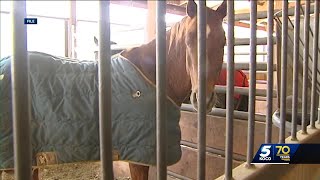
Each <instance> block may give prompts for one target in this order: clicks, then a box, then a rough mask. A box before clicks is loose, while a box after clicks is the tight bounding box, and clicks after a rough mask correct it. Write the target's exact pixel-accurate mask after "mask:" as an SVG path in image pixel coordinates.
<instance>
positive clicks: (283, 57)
mask: <svg viewBox="0 0 320 180" xmlns="http://www.w3.org/2000/svg"><path fill="white" fill-rule="evenodd" d="M99 4H100V6H99V11H100V13H99V18H100V19H99V39H100V43H99V52H100V53H99V59H105V60H106V61H99V65H98V67H99V123H100V152H101V154H100V157H101V169H102V179H113V178H114V173H113V171H112V168H110V167H112V150H111V136H112V134H111V133H110V132H111V131H110V128H111V116H110V114H111V113H110V112H111V106H110V104H111V86H110V76H111V75H110V68H111V67H110V56H111V50H110V20H109V17H110V15H109V4H110V1H100V2H99ZM250 4H251V7H250V9H251V11H250V14H243V15H236V16H235V13H234V1H227V9H228V13H227V24H228V30H227V32H226V34H227V45H226V47H227V63H226V64H225V65H224V67H225V68H226V69H227V74H228V79H227V86H226V87H221V86H220V87H217V88H216V90H217V92H226V94H227V106H226V107H227V108H226V110H222V109H213V111H212V112H211V113H210V114H214V115H217V114H220V115H225V116H226V127H225V129H226V139H225V174H224V175H223V176H221V177H220V178H219V179H222V178H225V179H232V178H233V179H253V178H259V179H260V178H262V177H266V175H268V178H270V177H280V176H281V175H283V174H286V173H288V172H290V169H291V170H292V169H294V167H293V166H291V165H290V166H275V165H253V164H251V161H252V159H253V156H254V153H255V152H254V137H255V133H254V132H255V126H254V125H255V121H256V120H257V119H262V120H263V117H261V116H257V114H256V110H255V102H256V98H255V97H256V96H257V95H259V94H260V95H261V94H265V95H266V97H267V113H266V117H265V122H266V129H265V143H271V138H272V130H271V128H272V124H273V122H272V121H273V120H274V118H273V114H272V113H273V111H272V107H273V97H278V98H279V110H278V116H279V128H280V133H279V143H288V142H294V143H310V142H319V131H318V130H317V128H319V123H320V121H318V122H316V119H317V114H318V113H317V107H318V106H317V104H318V97H319V96H318V94H319V91H318V89H319V87H318V86H319V82H320V80H319V78H317V77H318V76H319V74H318V70H319V68H318V43H319V42H318V39H319V1H317V0H316V1H315V2H314V3H313V4H312V5H310V1H309V0H307V1H305V5H301V2H300V0H296V6H295V9H289V8H288V1H283V5H282V10H281V11H279V12H276V11H275V10H274V1H273V0H270V1H268V11H267V12H263V13H257V1H250ZM205 6H206V3H205V1H199V3H198V11H197V13H198V18H199V20H198V23H199V24H198V33H199V32H205V29H206V27H205V20H206V18H205V15H206V14H205V13H203V12H204V9H205ZM165 9H166V1H157V18H156V22H157V37H156V38H157V41H158V43H157V52H158V53H157V77H158V79H157V168H156V170H157V179H161V180H162V179H166V178H167V167H166V165H165V162H164V161H163V160H164V159H165V155H166V153H165V151H166V149H165V148H163V147H164V146H162V145H163V144H165V143H166V142H165V141H166V139H165V138H164V137H165V134H164V132H165V129H164V128H165V124H163V123H165V121H161V119H163V118H164V117H165V114H164V113H163V112H164V109H165V108H166V107H165V103H164V100H165V96H164V95H163V93H162V92H163V90H164V88H165V86H164V85H165V75H164V73H163V72H164V71H163V69H164V67H165V62H166V59H165V58H166V57H165V56H164V54H165V53H164V49H165V40H164V39H163V38H162V37H165V25H166V24H165V21H164V19H165V18H164V14H165V12H166V11H165ZM301 12H303V13H301ZM12 14H13V27H14V28H13V29H14V33H13V42H14V48H13V56H14V60H13V63H12V78H13V87H12V93H13V94H12V95H13V119H14V154H15V157H14V158H15V163H14V164H15V177H16V179H21V180H22V179H23V180H26V179H32V167H31V145H30V136H29V132H30V130H29V127H30V125H29V121H28V117H29V116H30V111H29V109H30V100H29V96H25V94H28V93H29V92H28V88H25V87H29V80H28V69H29V68H28V61H26V59H28V58H26V57H27V38H26V37H27V34H26V26H25V25H24V23H23V20H24V18H25V17H26V2H25V1H14V2H13V10H12ZM311 14H314V19H313V21H314V24H313V26H314V27H313V28H312V27H310V25H309V24H310V15H311ZM293 15H294V17H295V18H294V24H291V27H293V29H294V33H293V34H294V36H293V41H292V45H293V60H292V62H291V61H290V58H289V55H288V54H289V53H288V52H290V49H289V48H290V46H289V45H290V43H288V42H290V41H289V40H290V37H291V36H290V32H289V30H288V29H289V23H291V22H292V21H291V19H290V17H291V16H293ZM301 16H303V17H304V23H303V25H304V26H303V28H302V26H301V28H300V17H301ZM311 17H312V16H311ZM260 18H267V19H268V20H267V24H268V26H267V27H268V37H267V39H258V38H257V34H256V30H257V25H256V24H257V19H260ZM240 20H250V24H251V26H250V29H251V34H250V39H235V38H234V25H235V21H240ZM274 22H275V23H274ZM275 30H276V37H274V36H273V33H274V31H275ZM302 32H303V36H301V33H302ZM309 32H312V34H311V35H312V38H310V37H309ZM302 38H303V40H301V39H302ZM310 39H313V42H312V43H311V45H312V46H311V45H310V46H309V44H310ZM198 41H199V42H198V43H199V44H203V43H205V38H204V39H198ZM248 42H249V43H248ZM264 43H266V44H267V45H268V49H267V59H268V60H267V64H266V68H267V80H268V83H267V90H266V91H264V92H259V91H256V71H257V70H259V68H261V69H264V68H265V66H264V67H262V66H263V65H259V64H257V63H256V56H257V51H256V46H257V45H258V44H264ZM275 43H276V44H277V49H276V52H277V55H275V56H274V52H275V49H274V44H275ZM300 43H303V44H304V46H302V47H300V48H299V44H300ZM241 44H249V45H250V63H249V64H235V63H234V56H235V53H234V46H235V45H241ZM300 46H301V45H300ZM203 47H205V46H204V45H200V46H199V48H198V52H199V54H201V53H202V55H203V53H204V52H205V49H203ZM301 51H303V56H301V57H302V58H301V57H300V54H301V53H302V52H301ZM309 52H311V53H312V55H310V54H309ZM202 57H205V56H199V61H201V60H203V59H202ZM275 57H276V59H275ZM311 62H312V63H311ZM275 63H276V66H277V68H276V67H275V65H274V64H275ZM290 63H292V69H293V75H292V83H293V85H292V87H293V90H292V110H290V113H291V115H292V123H291V127H290V129H291V130H290V134H291V137H288V138H287V133H286V124H287V123H288V122H286V118H287V117H286V115H287V109H288V103H287V96H288V91H289V90H288V83H289V82H288V77H290V76H291V74H288V67H290V66H288V65H289V64H290ZM299 64H300V65H301V66H302V67H303V70H302V73H300V75H301V77H302V78H301V77H300V76H299V69H301V66H299ZM237 68H240V69H241V68H244V69H246V68H248V69H249V71H250V75H249V80H250V83H249V84H250V87H249V90H247V89H241V88H235V87H234V86H233V84H234V78H233V77H234V70H235V69H237ZM274 69H277V73H278V79H277V84H278V86H279V87H277V88H278V94H275V92H274V91H273V89H274V82H273V79H274V73H273V72H274ZM203 70H204V68H203V67H202V64H201V63H200V72H199V74H204V73H202V72H201V71H203ZM199 78H201V77H199ZM300 79H301V80H302V84H303V87H308V88H310V86H309V84H311V88H310V92H311V93H309V94H311V96H310V95H309V96H310V99H311V105H310V106H309V105H308V103H309V100H308V88H301V90H302V93H301V94H302V96H301V98H302V108H301V109H302V113H301V120H302V123H301V130H300V131H298V130H297V119H298V116H299V115H300V114H299V113H300V112H298V103H299V102H298V97H299V95H298V94H299V93H300V91H301V90H300V89H299V83H301V82H299V80H300ZM309 81H311V83H309ZM289 84H290V83H289ZM204 88H205V87H204V86H203V83H200V91H202V90H204ZM234 93H240V94H248V95H249V112H248V113H245V112H236V111H234V102H233V101H234V99H233V97H234ZM200 96H204V93H202V94H201V95H200ZM200 99H205V98H204V97H202V98H201V97H200ZM289 105H291V104H289ZM308 107H309V108H308ZM199 108H200V109H199V111H198V112H199V113H198V128H199V129H198V132H199V133H198V140H197V142H199V143H198V144H197V149H198V161H197V172H198V173H197V179H205V177H206V168H205V167H206V166H205V165H206V162H205V160H206V158H204V156H205V153H206V139H207V138H208V137H206V118H207V116H206V115H205V111H204V109H201V108H204V107H203V106H200V107H199ZM101 109H103V111H101ZM308 109H310V112H308ZM182 110H189V111H190V107H189V106H188V105H183V107H182ZM191 111H192V110H191ZM309 113H310V125H309V126H308V124H307V123H308V121H309V120H308V118H307V116H308V114H309ZM235 116H237V117H244V119H246V118H248V132H247V133H248V135H247V137H248V139H247V141H248V142H247V145H248V147H247V156H246V163H245V164H243V165H240V166H239V167H237V168H236V169H234V170H233V169H232V167H233V164H232V163H233V159H234V157H233V133H234V126H233V124H234V118H235ZM102 119H103V121H102ZM286 138H287V139H286ZM284 172H286V173H284ZM308 177H309V176H308Z"/></svg>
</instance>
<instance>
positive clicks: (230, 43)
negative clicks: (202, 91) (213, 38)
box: [224, 1, 234, 180]
mask: <svg viewBox="0 0 320 180" xmlns="http://www.w3.org/2000/svg"><path fill="white" fill-rule="evenodd" d="M227 15H228V17H227V18H228V36H227V78H228V79H227V109H226V110H227V114H226V118H227V122H226V134H227V137H226V152H225V156H226V160H225V169H224V171H225V179H226V180H231V179H232V163H233V161H232V159H233V158H232V157H233V156H232V155H233V115H234V1H227Z"/></svg>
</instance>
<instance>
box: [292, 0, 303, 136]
mask: <svg viewBox="0 0 320 180" xmlns="http://www.w3.org/2000/svg"><path fill="white" fill-rule="evenodd" d="M300 6H301V4H300V0H296V2H295V14H294V42H293V51H294V52H293V90H292V92H293V94H292V95H293V99H292V123H291V125H292V126H291V140H293V141H295V140H297V114H298V96H299V94H298V61H299V39H300Z"/></svg>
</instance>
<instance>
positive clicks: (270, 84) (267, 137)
mask: <svg viewBox="0 0 320 180" xmlns="http://www.w3.org/2000/svg"><path fill="white" fill-rule="evenodd" d="M273 14H274V0H269V1H268V20H267V21H268V47H267V48H268V57H267V58H268V60H267V71H268V77H267V114H266V130H265V143H271V138H272V107H273V95H276V93H275V94H274V93H273V37H272V34H273V27H274V24H273Z"/></svg>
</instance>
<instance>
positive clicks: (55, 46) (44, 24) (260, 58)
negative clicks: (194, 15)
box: [0, 0, 320, 180]
mask: <svg viewBox="0 0 320 180" xmlns="http://www.w3.org/2000/svg"><path fill="white" fill-rule="evenodd" d="M167 2H168V4H169V6H168V7H167V14H166V23H167V26H168V27H167V29H169V28H170V26H171V25H172V24H174V23H176V22H178V21H179V20H181V19H182V17H183V16H184V15H185V7H186V1H184V0H180V1H179V0H175V1H167ZM221 2H222V1H219V0H212V1H207V6H208V7H211V8H213V9H215V8H216V7H217V6H218V5H219V4H221ZM301 3H302V5H303V4H304V3H305V1H301ZM257 4H258V12H266V11H267V1H265V0H259V1H258V2H257ZM311 4H314V1H311ZM249 7H250V1H235V14H247V15H249V13H250V9H249ZM294 7H295V2H294V1H289V8H294ZM0 8H1V9H0V10H1V12H0V13H1V17H0V23H1V24H0V28H1V29H0V40H1V43H0V58H3V57H5V56H8V55H10V54H12V26H11V21H12V19H11V14H10V10H11V2H10V1H0ZM281 8H282V1H275V12H277V11H281ZM97 9H98V1H73V2H72V1H27V14H28V17H35V18H37V19H38V24H37V25H29V26H28V50H29V51H40V52H45V53H48V54H52V55H56V56H67V57H72V58H76V59H85V60H92V61H94V60H95V54H94V52H95V51H96V50H97V47H96V45H95V43H94V40H93V37H94V36H97V34H98V21H97V19H98V11H97ZM124 12H125V13H124ZM110 15H111V18H110V21H111V40H112V41H114V42H115V43H116V44H115V45H112V46H111V48H112V49H113V50H114V51H117V50H121V49H123V48H127V47H133V46H137V45H140V44H143V43H145V42H148V41H149V40H150V39H152V38H153V37H154V34H155V21H154V18H155V2H153V1H148V2H146V1H111V5H110ZM310 19H311V20H310V22H311V24H310V27H311V32H312V31H314V24H313V23H314V22H313V21H314V15H313V14H312V15H311V18H310ZM303 21H304V17H301V25H300V27H303ZM275 22H277V25H279V26H281V18H280V19H278V20H277V19H275ZM293 23H294V18H293V16H291V17H290V19H289V41H288V46H289V48H288V50H289V52H288V56H289V57H288V58H289V60H288V70H287V73H288V74H289V75H288V84H287V86H288V87H289V88H288V96H289V97H288V104H289V105H288V107H290V105H291V99H290V95H292V76H291V74H292V73H293V72H292V66H293V65H292V58H293V56H292V54H293V27H292V25H290V24H293ZM267 27H268V24H267V21H266V18H261V19H258V22H257V29H258V30H257V38H258V39H259V41H260V42H261V43H258V44H259V45H258V46H257V63H258V69H259V70H258V71H257V86H256V88H257V94H258V95H257V97H256V121H255V139H254V150H255V152H256V151H257V149H258V148H259V146H260V144H261V143H263V142H264V139H265V124H266V123H265V118H266V94H267V93H266V89H267V68H266V67H267V65H266V63H267V52H266V51H267V44H266V42H267V41H266V38H267V32H266V31H267ZM224 28H225V31H226V32H227V30H228V26H227V24H226V22H225V24H224ZM249 28H250V22H249V19H248V18H247V19H246V20H239V21H236V22H235V38H238V39H239V40H245V39H248V38H250V29H249ZM300 34H301V35H300V38H301V39H302V38H303V30H300ZM311 34H312V33H311ZM274 36H275V38H276V32H274ZM312 42H313V41H312V36H311V37H310V47H312ZM239 44H240V45H237V46H235V53H236V54H235V62H236V63H238V64H240V65H241V68H240V69H242V71H243V72H244V74H246V76H247V78H248V79H249V65H248V63H249V59H250V55H249V51H250V47H249V44H248V42H247V43H239ZM303 47H304V44H303V43H301V44H300V49H301V50H300V56H301V58H302V52H303V50H302V49H303ZM225 48H226V47H225ZM274 48H275V52H274V57H275V61H274V64H275V66H274V96H273V102H274V103H273V108H272V112H273V113H274V112H276V111H277V110H278V109H279V106H280V105H279V101H280V100H279V98H278V95H279V92H280V90H279V87H278V86H279V83H278V82H279V78H280V77H279V76H280V71H277V70H278V69H279V68H280V60H279V59H277V57H279V53H280V52H279V49H277V48H279V46H277V44H276V43H275V45H274ZM311 54H312V48H310V55H311ZM224 61H226V55H225V58H224ZM300 65H301V66H302V62H300ZM311 65H312V62H311V61H310V63H309V66H310V67H311ZM319 67H320V63H319V64H318V69H320V68H319ZM309 73H310V78H309V81H310V83H311V70H310V72H309ZM299 74H300V75H301V76H299V78H300V79H299V83H300V82H301V83H302V68H301V69H299ZM317 76H318V79H319V78H320V74H319V73H317ZM317 86H319V84H317ZM218 89H219V87H218ZM244 89H246V91H245V90H244ZM302 89H303V86H302V84H299V102H300V104H299V107H300V106H301V99H302ZM318 89H319V88H318ZM308 91H309V93H308V94H309V97H308V99H310V94H311V86H310V87H309V89H308ZM220 92H222V93H225V92H226V90H225V87H223V86H220ZM237 92H238V93H240V94H243V95H248V88H241V87H239V88H238V91H237ZM0 93H1V92H0ZM318 93H319V92H318ZM317 101H318V98H317ZM317 104H318V102H317ZM309 106H310V104H309ZM308 109H309V110H310V109H311V108H310V107H309V108H308ZM299 112H301V107H300V108H299ZM308 113H310V112H308ZM247 119H248V114H247V113H245V112H237V115H235V120H234V149H233V153H234V160H233V167H234V168H235V167H241V166H242V163H243V162H245V160H246V151H247V146H246V145H247V127H248V123H247V121H246V120H247ZM225 121H226V118H225V111H219V110H216V111H213V112H212V114H211V115H208V116H207V126H208V127H207V143H206V145H207V155H206V159H207V164H206V168H207V178H208V179H213V178H218V177H220V176H221V175H223V173H224V150H225V136H226V135H225V133H226V131H225ZM196 122H197V115H196V113H194V112H189V111H182V115H181V122H180V125H181V129H182V139H183V141H182V142H181V144H182V151H183V156H182V159H181V160H180V161H179V163H177V164H175V165H173V166H170V167H168V174H169V176H170V177H169V178H180V179H196V169H197V168H196V163H195V162H196V158H197V153H196V151H197V146H196V143H197V139H196V136H197V125H196ZM273 123H274V125H273V128H272V132H273V133H272V142H274V143H276V142H277V141H278V137H279V129H278V127H279V126H280V125H279V121H278V119H277V117H276V114H274V118H273ZM290 127H291V125H290V123H289V122H288V128H287V130H288V132H287V134H286V135H287V136H289V135H290V133H289V132H290V131H289V128H290ZM299 127H300V126H299ZM75 167H76V168H75ZM114 167H115V168H114V171H115V175H116V176H117V177H118V178H127V177H129V170H128V166H127V163H125V162H116V163H115V164H114ZM310 167H312V165H310ZM314 167H316V168H317V169H319V166H315V165H314ZM294 168H296V167H293V169H294ZM299 168H300V167H299ZM299 168H298V169H299ZM296 169H297V168H296ZM300 170H301V171H305V170H304V168H300ZM308 170H309V171H310V172H309V171H308V172H309V173H310V174H312V175H310V176H308V177H310V178H313V177H314V174H317V173H318V174H319V172H317V173H315V172H314V171H312V173H311V170H310V168H309V169H308ZM39 172H40V175H39V177H41V178H43V179H46V178H52V179H54V178H57V179H60V178H65V177H67V176H68V175H70V174H71V175H73V173H77V174H78V178H84V179H99V177H100V171H99V163H98V162H94V163H78V164H72V165H58V166H47V167H43V168H42V169H41V168H40V170H39ZM70 172H73V173H70ZM150 173H151V177H150V178H149V179H155V169H154V168H151V169H150ZM288 174H289V175H288V177H291V176H294V175H293V173H291V171H290V170H289V171H288ZM152 175H153V176H152ZM290 175H291V176H290ZM11 176H12V174H10V173H9V172H2V174H1V177H0V179H1V178H2V179H7V178H10V177H11ZM74 178H77V177H74ZM220 178H221V177H220ZM2 179H1V180H2Z"/></svg>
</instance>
